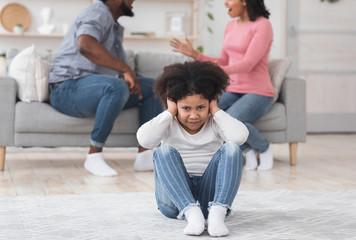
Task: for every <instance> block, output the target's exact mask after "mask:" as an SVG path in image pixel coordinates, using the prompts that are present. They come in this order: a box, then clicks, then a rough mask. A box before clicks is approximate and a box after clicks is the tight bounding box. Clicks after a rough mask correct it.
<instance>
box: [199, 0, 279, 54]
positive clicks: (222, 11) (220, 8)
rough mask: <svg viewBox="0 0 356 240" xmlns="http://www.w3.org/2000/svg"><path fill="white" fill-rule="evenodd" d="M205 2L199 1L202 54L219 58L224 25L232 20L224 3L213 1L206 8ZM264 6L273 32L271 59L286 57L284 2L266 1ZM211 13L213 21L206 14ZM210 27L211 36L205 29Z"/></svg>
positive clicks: (220, 0) (276, 0)
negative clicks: (268, 13)
mask: <svg viewBox="0 0 356 240" xmlns="http://www.w3.org/2000/svg"><path fill="white" fill-rule="evenodd" d="M205 2H206V0H200V6H201V7H200V30H201V31H200V37H201V38H200V44H202V45H203V46H204V54H207V55H210V56H219V54H220V51H221V47H222V42H223V34H224V29H225V25H226V23H227V22H228V21H231V20H232V19H231V18H230V16H229V15H228V13H227V8H226V7H225V5H224V1H222V0H215V1H214V2H213V6H212V7H208V6H207V4H206V3H205ZM265 4H266V6H267V8H268V9H269V10H270V13H271V15H270V21H271V24H272V27H273V32H274V41H273V45H272V49H271V54H270V57H271V58H282V57H285V56H286V0H266V1H265ZM207 11H209V12H212V13H213V15H214V17H215V20H214V21H210V20H208V18H207V17H206V12H207ZM207 26H211V27H212V29H213V34H211V33H209V32H208V31H207V30H206V28H207Z"/></svg>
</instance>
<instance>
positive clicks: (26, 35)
mask: <svg viewBox="0 0 356 240" xmlns="http://www.w3.org/2000/svg"><path fill="white" fill-rule="evenodd" d="M0 37H11V38H13V37H14V38H63V37H64V35H63V34H59V33H58V34H39V33H35V32H25V33H22V34H16V33H0Z"/></svg>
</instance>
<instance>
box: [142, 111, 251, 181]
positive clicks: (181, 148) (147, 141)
mask: <svg viewBox="0 0 356 240" xmlns="http://www.w3.org/2000/svg"><path fill="white" fill-rule="evenodd" d="M247 137H248V130H247V128H246V126H245V125H244V124H243V123H242V122H240V121H238V120H237V119H235V118H233V117H231V116H230V115H229V114H227V113H226V112H224V111H223V110H219V111H217V112H216V113H215V115H214V117H212V115H209V117H208V119H207V121H206V122H205V123H204V126H203V127H202V129H201V130H200V131H199V132H198V133H196V134H190V133H188V132H187V131H186V130H185V129H184V128H183V127H182V126H181V125H180V123H179V121H178V120H177V118H176V117H173V116H172V114H171V113H170V112H168V111H164V112H162V113H161V114H159V115H158V116H157V117H155V118H153V119H152V120H150V121H148V122H146V123H145V124H143V125H142V126H141V127H140V128H139V130H138V131H137V139H138V142H139V143H140V145H141V146H142V147H145V148H149V149H152V148H155V147H157V146H158V145H159V144H161V145H170V146H172V147H174V148H175V149H177V150H178V152H179V153H180V155H181V157H182V159H183V162H184V164H185V167H186V169H187V171H188V173H189V174H190V175H191V176H201V175H202V174H203V173H204V171H205V169H206V168H207V166H208V164H209V162H210V160H211V159H212V157H213V156H214V154H215V153H216V151H217V150H218V149H219V147H220V146H221V145H222V144H223V143H224V142H230V141H231V142H234V143H236V144H238V145H239V146H241V145H242V144H243V143H244V142H245V141H246V139H247Z"/></svg>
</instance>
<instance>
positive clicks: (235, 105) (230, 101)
mask: <svg viewBox="0 0 356 240" xmlns="http://www.w3.org/2000/svg"><path fill="white" fill-rule="evenodd" d="M273 100H274V99H273V97H266V96H262V95H257V94H252V93H247V94H239V93H232V92H224V93H223V95H221V96H220V98H219V102H218V106H219V107H220V108H221V109H222V110H224V111H226V112H227V113H228V114H230V115H231V116H232V117H234V118H236V119H237V120H240V121H241V122H243V123H244V124H245V125H246V127H247V129H248V131H249V135H248V138H247V141H246V143H244V144H243V145H242V146H241V149H242V150H243V151H244V152H247V151H248V150H250V149H251V148H252V149H254V150H255V151H257V152H259V153H262V152H264V151H266V150H267V148H268V146H269V141H268V140H267V139H266V138H265V137H263V136H262V134H261V133H260V132H259V131H258V130H257V129H256V128H255V127H254V126H253V125H252V124H253V123H254V122H256V121H257V120H258V119H260V118H261V117H263V116H264V115H265V114H266V113H267V112H268V111H269V110H270V109H271V107H272V104H273Z"/></svg>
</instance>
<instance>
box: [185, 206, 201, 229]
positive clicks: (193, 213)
mask: <svg viewBox="0 0 356 240" xmlns="http://www.w3.org/2000/svg"><path fill="white" fill-rule="evenodd" d="M184 216H185V218H186V219H187V221H188V224H187V226H186V227H185V228H184V231H183V232H184V234H186V235H195V236H198V235H200V234H202V233H203V232H204V228H205V219H204V215H203V213H202V211H201V209H200V207H198V206H192V207H189V208H188V209H187V210H185V212H184Z"/></svg>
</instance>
